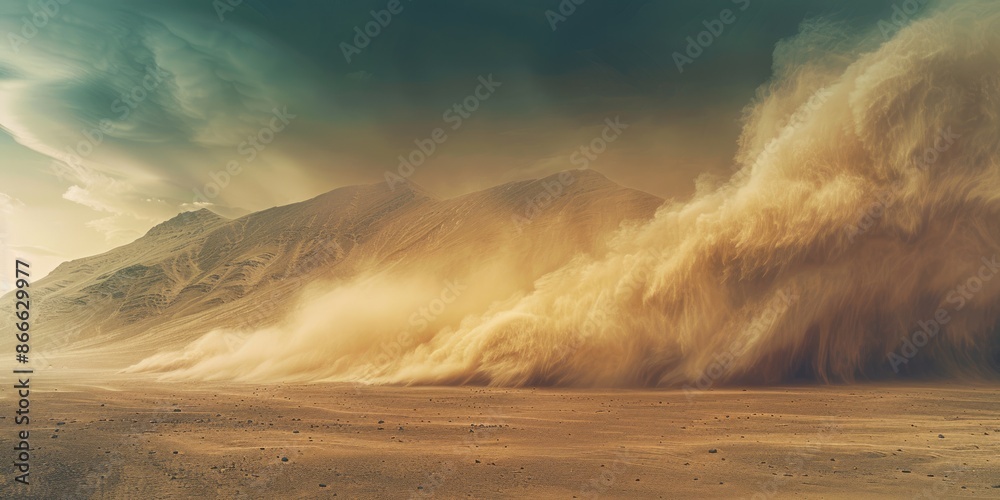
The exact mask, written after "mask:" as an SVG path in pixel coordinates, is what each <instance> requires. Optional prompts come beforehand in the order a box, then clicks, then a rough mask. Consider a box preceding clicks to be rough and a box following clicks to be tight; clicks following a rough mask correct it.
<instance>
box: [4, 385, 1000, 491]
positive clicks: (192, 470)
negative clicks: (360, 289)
mask: <svg viewBox="0 0 1000 500" xmlns="http://www.w3.org/2000/svg"><path fill="white" fill-rule="evenodd" d="M32 388H33V390H32V406H31V411H32V418H33V420H32V426H31V436H32V446H33V448H34V451H33V452H32V462H31V463H32V469H31V476H30V478H31V482H32V485H31V486H30V487H29V488H27V489H22V487H20V486H19V485H15V484H14V483H13V480H12V475H11V474H5V475H4V476H3V483H2V491H3V492H4V493H3V495H2V496H3V497H5V498H194V497H201V498H331V497H339V498H425V497H428V498H429V497H434V498H598V497H599V498H755V499H759V498H767V499H770V498H817V499H818V498H861V497H868V498H873V497H881V498H997V497H998V496H1000V387H998V386H996V385H982V384H958V383H949V384H948V385H940V384H934V383H927V384H920V383H913V384H910V385H903V386H900V385H898V384H893V385H885V384H881V385H880V384H867V385H851V386H789V387H780V388H774V387H769V388H752V387H748V388H724V389H722V388H719V389H714V390H708V391H703V392H695V393H689V392H685V391H683V390H613V391H612V390H599V389H598V390H577V389H574V390H568V389H551V388H535V389H503V388H482V387H367V386H353V385H345V384H309V385H232V384H206V383H199V384H197V385H192V384H184V383H173V382H172V383H164V382H158V381H156V380H155V379H152V378H148V379H144V378H137V377H135V376H133V375H130V376H128V377H127V378H126V377H123V376H115V377H107V376H99V375H98V374H86V373H77V374H73V376H71V377H67V378H61V379H60V378H53V377H49V376H47V375H46V374H44V373H42V374H37V375H36V376H35V378H33V379H32ZM11 396H12V392H11V391H10V389H8V388H5V389H4V392H3V398H4V399H5V401H4V407H10V398H11ZM11 419H12V417H11V416H3V417H0V421H2V422H5V424H4V425H2V426H0V427H2V428H3V429H5V431H4V433H3V435H2V437H0V438H2V440H3V447H4V448H5V449H8V450H9V449H10V446H9V442H10V440H11V439H12V437H13V436H12V432H13V431H12V430H11V429H12V428H13V425H9V424H11V422H10V420H11Z"/></svg>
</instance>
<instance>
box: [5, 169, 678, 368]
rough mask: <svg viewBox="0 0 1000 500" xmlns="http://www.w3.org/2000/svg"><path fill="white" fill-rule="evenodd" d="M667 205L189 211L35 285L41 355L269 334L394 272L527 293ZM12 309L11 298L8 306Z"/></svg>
mask: <svg viewBox="0 0 1000 500" xmlns="http://www.w3.org/2000/svg"><path fill="white" fill-rule="evenodd" d="M661 203H662V200H660V199H659V198H656V197H655V196H652V195H649V194H646V193H642V192H639V191H635V190H631V189H626V188H623V187H621V186H618V185H616V184H614V183H613V182H611V181H609V180H608V179H607V178H605V177H604V176H602V175H600V174H598V173H596V172H593V171H571V172H564V173H562V174H557V175H554V176H550V177H548V178H545V179H540V180H535V181H521V182H513V183H509V184H504V185H501V186H497V187H495V188H491V189H487V190H484V191H480V192H475V193H470V194H467V195H464V196H461V197H458V198H454V199H449V200H439V199H436V198H434V197H432V196H431V195H428V194H427V193H425V192H424V191H423V190H421V189H419V188H417V187H415V186H413V185H409V184H408V185H400V186H395V188H394V189H391V188H390V187H389V186H388V185H386V184H385V183H379V184H373V185H365V186H352V187H345V188H340V189H336V190H334V191H331V192H329V193H326V194H323V195H320V196H318V197H316V198H313V199H311V200H306V201H303V202H300V203H295V204H292V205H287V206H282V207H275V208H271V209H268V210H264V211H261V212H256V213H253V214H249V215H246V216H244V217H241V218H239V219H235V220H228V219H225V218H222V217H220V216H218V215H215V214H214V213H212V212H210V211H208V210H204V209H203V210H199V211H197V212H189V213H183V214H180V215H178V216H176V217H174V218H173V219H171V220H169V221H167V222H164V223H162V224H160V225H158V226H156V227H154V228H152V229H151V230H150V231H149V232H148V233H147V234H146V235H144V236H143V237H141V238H139V239H138V240H136V241H134V242H132V243H130V244H127V245H124V246H122V247H119V248H116V249H114V250H111V251H109V252H106V253H104V254H101V255H96V256H93V257H87V258H84V259H78V260H75V261H71V262H67V263H64V264H62V265H60V266H59V267H58V268H57V269H55V270H54V271H53V272H52V273H50V274H49V276H47V277H46V278H45V279H42V280H40V281H39V282H38V283H36V284H34V285H33V286H32V290H33V296H32V298H33V301H34V304H33V308H34V309H35V310H37V311H39V312H38V313H37V315H38V320H37V321H36V322H35V324H33V329H34V331H35V336H34V338H35V341H34V342H35V344H36V345H35V348H36V349H38V350H40V351H42V352H48V353H58V352H63V351H68V350H79V349H83V348H100V350H101V352H102V353H104V354H106V355H108V356H109V359H113V358H116V357H123V358H126V359H133V358H134V357H137V356H140V355H147V354H149V353H151V352H156V351H157V350H160V349H163V348H166V347H168V346H173V345H178V344H182V343H187V342H190V341H191V340H192V339H194V338H197V337H198V336H200V335H202V334H204V333H206V332H207V331H209V330H212V329H215V328H242V329H253V328H257V327H260V326H262V325H267V324H271V323H273V322H274V321H276V320H277V319H279V318H280V317H281V316H282V315H283V314H286V313H287V312H288V311H289V310H290V309H291V308H292V307H293V306H294V297H295V294H296V292H297V291H299V290H300V289H301V288H302V287H304V286H305V285H308V284H310V283H315V282H317V281H322V280H332V281H343V280H349V279H351V278H353V277H356V276H359V275H362V274H366V273H372V272H384V271H392V270H400V269H407V270H411V271H412V270H419V271H420V272H421V273H423V274H425V275H428V276H437V277H439V278H440V279H442V280H444V279H447V278H448V277H449V276H451V277H454V276H466V275H469V273H472V272H475V271H477V270H479V269H482V268H484V267H489V266H491V265H494V264H496V263H498V262H499V261H503V262H504V263H505V265H506V266H511V265H513V266H516V268H517V269H519V270H520V271H523V272H519V273H518V276H517V277H516V278H517V279H512V280H509V281H508V280H505V283H504V284H502V285H497V286H496V287H494V290H493V291H492V293H495V294H496V295H497V297H503V296H504V295H505V294H509V293H513V292H515V291H516V290H518V289H522V290H523V289H527V288H530V286H531V283H532V282H533V281H534V280H535V279H537V278H538V277H540V276H542V275H543V274H544V273H546V272H549V271H552V270H554V269H556V268H558V267H560V266H561V265H564V264H565V263H566V262H568V260H569V259H571V258H572V257H573V256H574V255H577V254H579V253H580V252H595V251H600V250H601V248H602V245H603V242H604V239H605V237H606V236H607V235H609V234H611V233H613V231H614V230H615V229H616V228H617V227H619V226H620V225H621V223H622V222H623V221H626V220H634V219H647V218H649V217H651V216H652V214H653V213H654V211H655V210H656V208H657V207H658V206H659V205H660V204H661ZM6 302H7V301H5V303H6Z"/></svg>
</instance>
